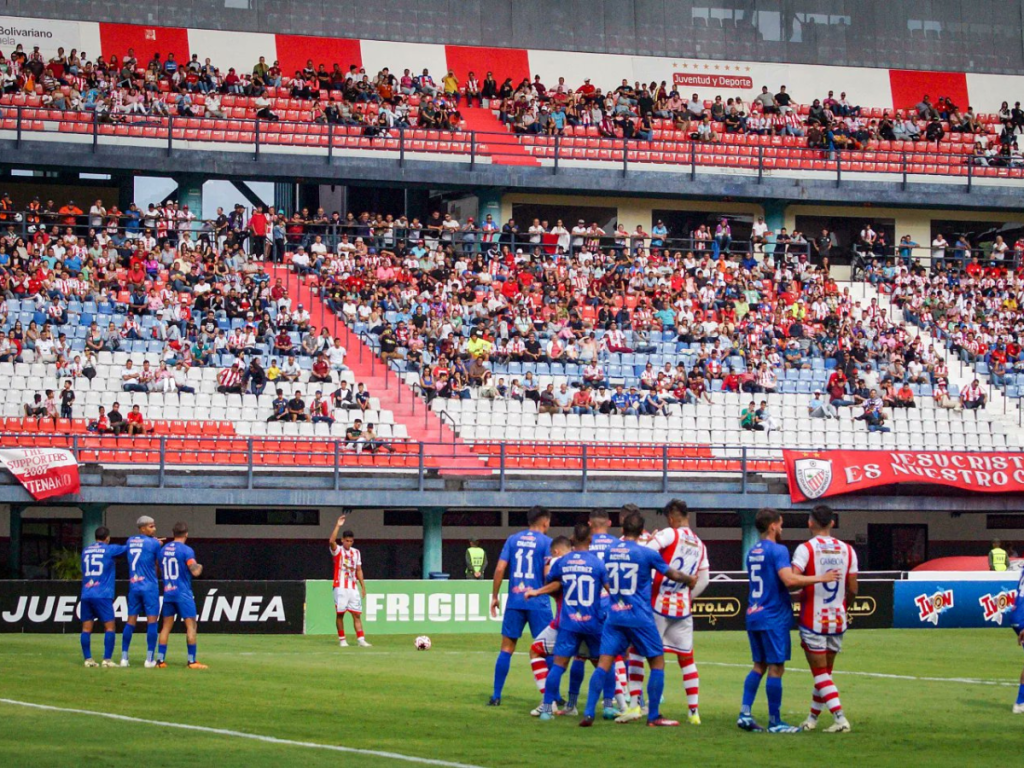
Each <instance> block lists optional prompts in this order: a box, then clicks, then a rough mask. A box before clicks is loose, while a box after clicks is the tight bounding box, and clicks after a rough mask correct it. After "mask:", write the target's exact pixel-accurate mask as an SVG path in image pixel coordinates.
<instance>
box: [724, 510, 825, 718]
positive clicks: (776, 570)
mask: <svg viewBox="0 0 1024 768" xmlns="http://www.w3.org/2000/svg"><path fill="white" fill-rule="evenodd" d="M755 524H756V526H757V530H758V532H759V533H760V534H761V539H760V541H758V542H757V544H755V545H754V546H753V547H752V548H751V550H750V552H749V553H747V576H748V578H749V579H750V595H749V599H748V601H747V637H748V638H749V640H750V653H751V656H752V657H753V660H754V668H753V669H752V670H751V671H750V673H749V674H748V675H747V679H746V680H745V681H744V683H743V705H742V707H741V708H740V716H739V719H738V720H737V721H736V725H737V726H739V727H740V728H742V729H743V730H744V731H764V728H762V727H761V726H760V725H758V724H757V721H756V720H754V716H753V715H752V714H751V712H750V708H751V707H752V706H753V704H754V699H755V698H757V689H758V687H759V686H760V685H761V678H762V677H764V673H765V672H766V671H767V672H768V681H767V682H766V683H765V686H764V689H765V695H766V696H767V697H768V717H769V721H768V731H769V732H770V733H799V732H800V728H799V727H797V726H795V725H789V724H787V723H784V722H783V721H782V674H783V672H784V671H785V667H786V662H787V661H789V657H790V628H791V627H792V624H793V604H792V603H791V602H790V599H789V590H790V589H796V588H800V587H807V586H810V585H811V584H820V583H824V582H834V581H838V580H839V577H840V574H839V572H838V571H828V572H827V573H823V574H819V575H817V576H801V575H798V574H796V573H794V571H793V568H792V565H791V563H790V560H789V550H788V549H786V548H785V547H784V546H782V545H781V544H779V539H780V538H781V536H782V514H781V513H780V512H779V511H778V510H776V509H767V508H766V509H761V510H758V513H757V517H756V518H755Z"/></svg>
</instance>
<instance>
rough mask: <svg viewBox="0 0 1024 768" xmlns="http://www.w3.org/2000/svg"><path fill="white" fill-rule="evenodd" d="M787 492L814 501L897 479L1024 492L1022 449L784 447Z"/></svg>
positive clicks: (889, 483)
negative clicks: (826, 448)
mask: <svg viewBox="0 0 1024 768" xmlns="http://www.w3.org/2000/svg"><path fill="white" fill-rule="evenodd" d="M782 453H783V459H784V460H785V462H786V477H787V479H788V480H789V495H790V498H792V500H793V501H814V500H815V499H821V498H825V497H826V496H838V495H839V494H843V493H852V492H854V491H860V490H863V489H865V488H876V487H878V486H882V485H894V484H896V483H922V484H935V485H948V486H952V487H954V488H962V489H964V490H966V491H978V492H981V493H1021V492H1024V453H1022V454H1016V453H966V452H959V451H783V452H782Z"/></svg>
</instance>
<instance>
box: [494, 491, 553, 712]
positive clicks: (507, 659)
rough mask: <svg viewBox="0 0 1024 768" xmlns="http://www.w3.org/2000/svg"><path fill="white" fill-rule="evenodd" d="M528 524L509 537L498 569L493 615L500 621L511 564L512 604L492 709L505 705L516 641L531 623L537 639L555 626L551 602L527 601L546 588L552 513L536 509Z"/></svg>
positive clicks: (507, 606)
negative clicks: (529, 593)
mask: <svg viewBox="0 0 1024 768" xmlns="http://www.w3.org/2000/svg"><path fill="white" fill-rule="evenodd" d="M526 523H527V525H528V526H529V528H528V529H527V530H525V531H520V532H519V533H516V534H513V535H512V536H509V537H508V540H507V541H506V542H505V546H503V547H502V548H501V556H500V557H499V558H498V564H497V565H496V566H495V568H494V583H493V589H492V591H491V616H493V617H495V618H497V616H498V606H499V604H500V601H499V597H498V594H499V593H500V592H501V583H502V581H504V580H505V571H506V570H507V569H508V566H509V563H511V564H512V574H511V575H510V576H509V580H508V601H507V602H506V603H505V615H504V617H503V618H502V621H501V651H500V652H499V653H498V659H497V661H495V663H494V692H493V693H492V694H491V700H490V701H489V702H488V704H489V706H492V707H496V706H498V705H499V704H501V692H502V690H503V689H504V687H505V678H506V677H508V671H509V668H510V667H511V664H512V654H513V653H514V652H515V650H516V641H517V640H518V639H519V638H520V637H522V636H523V629H524V628H525V627H526V625H527V624H529V625H530V635H531V636H532V637H534V638H536V637H537V636H538V635H539V634H540V633H541V632H543V631H544V629H545V628H546V627H547V626H548V624H550V623H551V601H550V600H527V599H526V592H527V591H528V590H530V589H540V588H541V587H543V586H544V566H545V565H546V564H547V561H548V558H549V557H550V555H551V539H550V537H549V536H548V535H547V530H548V528H549V527H550V525H551V513H550V512H549V511H548V510H547V508H545V507H540V506H536V507H533V508H531V509H530V511H529V512H527V513H526Z"/></svg>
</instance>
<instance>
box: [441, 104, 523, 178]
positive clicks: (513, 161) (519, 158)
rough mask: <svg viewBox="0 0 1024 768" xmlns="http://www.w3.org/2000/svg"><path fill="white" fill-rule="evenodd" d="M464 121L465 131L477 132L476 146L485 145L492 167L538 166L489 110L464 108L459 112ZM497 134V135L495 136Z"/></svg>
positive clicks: (517, 139)
mask: <svg viewBox="0 0 1024 768" xmlns="http://www.w3.org/2000/svg"><path fill="white" fill-rule="evenodd" d="M459 111H460V112H461V113H462V117H463V118H464V119H465V127H466V130H467V131H478V132H479V133H480V134H489V135H477V137H476V143H477V146H480V145H482V144H486V145H487V146H488V147H489V148H490V151H491V162H492V163H493V164H494V165H526V166H538V167H539V166H540V162H539V161H538V160H537V159H536V158H535V157H534V156H533V155H531V154H530V153H529V152H527V151H526V149H525V148H524V147H523V145H522V144H520V143H519V137H518V136H516V135H515V134H514V133H510V132H509V130H508V128H507V127H506V126H505V125H504V123H502V122H501V121H500V120H499V119H498V117H497V115H495V114H494V113H493V112H491V110H489V109H483V108H481V107H466V108H464V109H460V110H459ZM496 134H497V135H496Z"/></svg>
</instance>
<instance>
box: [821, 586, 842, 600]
mask: <svg viewBox="0 0 1024 768" xmlns="http://www.w3.org/2000/svg"><path fill="white" fill-rule="evenodd" d="M821 586H822V588H823V589H824V590H825V595H826V597H825V599H824V600H823V601H822V602H823V603H824V604H825V605H828V604H829V603H833V602H835V599H836V598H837V597H839V582H838V581H831V582H828V581H826V582H823V583H822V584H821Z"/></svg>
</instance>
